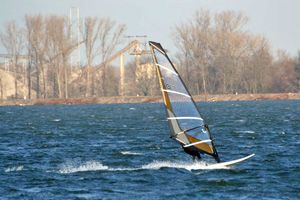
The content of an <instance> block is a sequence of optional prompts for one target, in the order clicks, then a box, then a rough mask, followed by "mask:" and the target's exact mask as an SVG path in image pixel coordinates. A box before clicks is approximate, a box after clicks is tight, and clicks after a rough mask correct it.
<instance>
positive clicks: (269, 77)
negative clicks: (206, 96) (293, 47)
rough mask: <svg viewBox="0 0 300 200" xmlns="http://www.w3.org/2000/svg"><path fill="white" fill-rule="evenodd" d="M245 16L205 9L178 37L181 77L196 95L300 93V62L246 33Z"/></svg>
mask: <svg viewBox="0 0 300 200" xmlns="http://www.w3.org/2000/svg"><path fill="white" fill-rule="evenodd" d="M247 22H248V17H247V16H245V15H244V14H243V13H241V12H235V11H223V12H218V13H211V12H210V11H209V10H200V11H198V12H196V13H195V15H194V16H193V18H192V20H189V21H187V22H185V23H182V24H179V25H177V26H176V27H175V30H174V32H173V35H174V41H175V44H176V45H177V47H178V50H179V51H178V52H179V53H178V54H177V61H178V68H179V71H180V73H181V74H182V76H183V79H184V80H185V82H186V83H187V85H188V87H189V88H190V90H191V92H192V93H193V94H201V93H210V94H227V93H230V94H235V93H270V92H274V93H276V92H299V91H300V51H299V53H298V56H297V57H291V56H289V55H288V54H287V53H286V52H285V51H282V50H278V51H277V52H276V53H275V55H273V49H272V48H271V45H270V43H269V41H268V40H267V39H266V38H265V37H263V36H261V35H257V34H253V33H250V32H249V31H246V29H245V28H246V25H247Z"/></svg>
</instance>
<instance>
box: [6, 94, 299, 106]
mask: <svg viewBox="0 0 300 200" xmlns="http://www.w3.org/2000/svg"><path fill="white" fill-rule="evenodd" d="M193 98H194V100H195V101H196V102H217V101H256V100H298V99H300V93H264V94H216V95H210V94H209V95H194V96H193ZM162 102H163V101H162V97H161V96H151V97H150V96H124V97H120V96H113V97H90V98H69V99H32V100H21V99H20V100H2V101H0V106H29V105H74V104H130V103H162Z"/></svg>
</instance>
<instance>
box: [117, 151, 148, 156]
mask: <svg viewBox="0 0 300 200" xmlns="http://www.w3.org/2000/svg"><path fill="white" fill-rule="evenodd" d="M121 154H122V155H143V154H142V153H138V152H132V151H121Z"/></svg>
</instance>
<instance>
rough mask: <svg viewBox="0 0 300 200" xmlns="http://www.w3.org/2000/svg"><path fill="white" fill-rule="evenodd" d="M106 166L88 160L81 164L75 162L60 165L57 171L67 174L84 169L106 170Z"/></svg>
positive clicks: (83, 170)
mask: <svg viewBox="0 0 300 200" xmlns="http://www.w3.org/2000/svg"><path fill="white" fill-rule="evenodd" d="M107 169H108V166H105V165H102V163H100V162H97V161H88V162H86V163H84V164H81V165H76V164H66V165H63V166H62V167H61V169H60V170H59V171H58V172H59V173H61V174H69V173H75V172H85V171H99V170H107Z"/></svg>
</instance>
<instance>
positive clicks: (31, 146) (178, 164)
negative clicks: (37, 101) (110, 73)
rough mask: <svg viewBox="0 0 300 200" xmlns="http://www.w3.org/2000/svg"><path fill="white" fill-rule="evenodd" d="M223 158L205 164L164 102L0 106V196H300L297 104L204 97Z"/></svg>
mask: <svg viewBox="0 0 300 200" xmlns="http://www.w3.org/2000/svg"><path fill="white" fill-rule="evenodd" d="M198 105H199V106H201V112H202V114H203V115H204V118H205V119H206V121H207V123H208V124H209V125H210V126H211V131H212V133H213V135H214V138H215V139H216V141H215V143H216V145H217V148H218V151H219V154H220V157H221V159H222V160H225V161H226V160H232V159H237V158H240V157H243V156H246V155H248V154H250V153H255V154H256V156H255V157H253V158H251V159H250V160H248V161H247V162H244V163H242V164H241V165H238V166H236V167H233V168H228V169H213V170H203V169H202V167H203V166H205V163H192V161H191V158H190V157H189V156H188V155H187V154H185V153H184V152H183V151H182V150H181V148H180V147H179V146H178V144H177V143H176V142H174V141H173V140H171V139H170V138H169V135H168V133H169V129H168V127H167V122H166V120H165V111H164V108H163V105H162V104H128V105H54V106H28V107H0V184H1V185H0V186H1V187H0V195H1V197H0V199H167V198H171V199H204V198H207V199H221V198H223V199H299V198H300V156H299V155H300V101H257V102H254V101H253V102H219V103H200V104H198Z"/></svg>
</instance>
